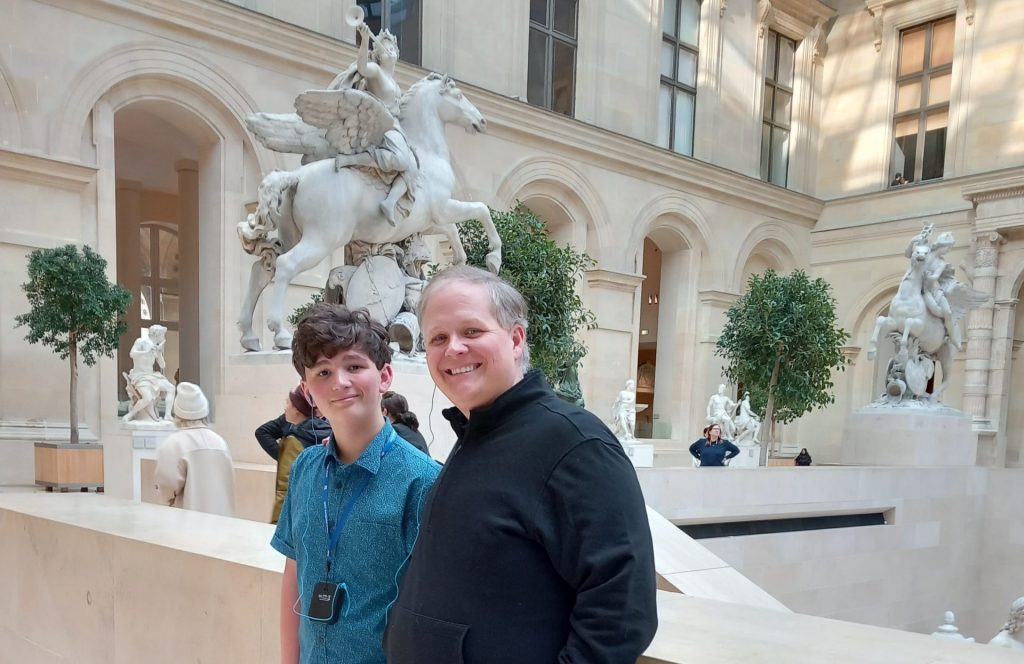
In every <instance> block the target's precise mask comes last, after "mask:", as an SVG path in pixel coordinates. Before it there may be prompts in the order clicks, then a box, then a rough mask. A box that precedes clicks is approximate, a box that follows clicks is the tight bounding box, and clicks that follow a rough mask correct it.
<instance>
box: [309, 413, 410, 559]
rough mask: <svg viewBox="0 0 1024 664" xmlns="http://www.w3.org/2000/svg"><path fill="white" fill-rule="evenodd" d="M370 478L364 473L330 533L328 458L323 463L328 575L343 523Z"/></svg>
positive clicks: (393, 433) (329, 464)
mask: <svg viewBox="0 0 1024 664" xmlns="http://www.w3.org/2000/svg"><path fill="white" fill-rule="evenodd" d="M395 435H397V434H396V433H395V432H394V431H392V437H391V438H389V439H388V442H387V444H386V445H384V449H383V450H382V451H381V453H380V458H381V460H383V459H384V457H385V456H386V455H387V453H388V452H390V451H391V446H392V445H393V444H394V442H395V439H394V436H395ZM329 444H333V441H330V442H329ZM371 477H373V475H372V473H370V471H366V474H365V475H363V481H362V482H360V483H359V486H358V487H356V490H355V492H354V493H353V494H352V497H351V498H349V499H348V502H347V503H345V507H344V508H343V509H342V510H341V516H340V517H339V518H338V523H337V524H336V525H335V528H334V531H333V532H332V531H331V521H330V516H329V511H328V509H327V491H328V487H329V486H330V481H331V463H330V456H328V457H327V460H325V462H324V490H323V492H322V493H321V497H322V498H323V502H324V527H326V528H327V573H328V574H330V573H331V562H332V560H333V559H334V549H335V547H337V546H338V540H340V539H341V531H342V530H344V529H345V523H346V522H347V521H348V517H349V516H351V514H352V508H353V507H355V506H356V501H358V500H359V498H360V496H362V495H363V492H364V491H366V487H367V486H369V484H370V478H371Z"/></svg>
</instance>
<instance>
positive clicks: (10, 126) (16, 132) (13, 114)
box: [0, 54, 23, 147]
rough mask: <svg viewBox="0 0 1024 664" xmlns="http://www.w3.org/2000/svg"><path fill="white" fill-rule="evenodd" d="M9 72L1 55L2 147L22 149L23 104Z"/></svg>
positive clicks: (0, 142)
mask: <svg viewBox="0 0 1024 664" xmlns="http://www.w3.org/2000/svg"><path fill="white" fill-rule="evenodd" d="M9 71H10V70H9V69H8V68H7V63H6V62H5V61H4V58H3V54H0V146H3V147H22V135H23V132H22V126H21V103H20V102H19V101H18V94H17V92H16V91H15V89H14V83H13V79H12V78H11V76H10V74H8V72H9Z"/></svg>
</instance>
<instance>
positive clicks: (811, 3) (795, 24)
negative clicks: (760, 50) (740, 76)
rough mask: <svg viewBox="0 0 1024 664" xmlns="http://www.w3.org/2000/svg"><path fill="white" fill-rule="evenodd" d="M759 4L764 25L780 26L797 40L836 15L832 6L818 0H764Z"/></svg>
mask: <svg viewBox="0 0 1024 664" xmlns="http://www.w3.org/2000/svg"><path fill="white" fill-rule="evenodd" d="M759 4H760V10H761V21H762V27H773V26H774V27H778V28H780V29H781V31H782V32H784V33H787V34H789V36H791V37H794V38H796V39H797V41H800V40H802V39H803V38H805V37H806V36H807V34H808V33H809V32H810V31H811V30H812V29H814V27H815V26H816V25H818V24H819V23H822V22H824V21H827V20H828V19H829V18H831V17H832V16H834V15H835V11H834V10H833V9H832V8H831V7H829V6H828V5H826V4H824V3H822V2H819V1H818V0H762V2H761V3H759ZM766 6H767V11H765V7H766Z"/></svg>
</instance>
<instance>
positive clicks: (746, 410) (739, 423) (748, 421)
mask: <svg viewBox="0 0 1024 664" xmlns="http://www.w3.org/2000/svg"><path fill="white" fill-rule="evenodd" d="M739 411H740V412H739V414H738V415H737V416H736V420H735V422H734V424H735V427H736V438H735V440H733V441H732V442H734V443H735V444H737V445H744V444H746V445H751V444H753V445H757V444H760V442H761V418H759V417H758V416H757V415H755V414H754V411H753V410H752V409H751V408H750V392H744V393H743V399H742V400H741V401H740V403H739Z"/></svg>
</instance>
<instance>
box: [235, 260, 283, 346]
mask: <svg viewBox="0 0 1024 664" xmlns="http://www.w3.org/2000/svg"><path fill="white" fill-rule="evenodd" d="M273 278H274V272H273V271H272V270H268V269H267V268H266V267H264V265H263V261H262V260H257V261H255V262H254V263H253V264H252V270H251V271H250V272H249V288H248V290H246V292H245V299H243V300H242V311H241V313H240V314H239V316H238V327H239V328H240V329H241V330H242V348H244V349H245V350H252V351H258V350H262V346H261V345H260V339H259V337H258V336H256V331H255V329H254V328H253V324H252V317H253V314H254V313H255V312H256V302H257V300H259V298H260V293H262V292H263V290H264V289H265V288H266V287H267V284H269V283H270V280H271V279H273Z"/></svg>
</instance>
